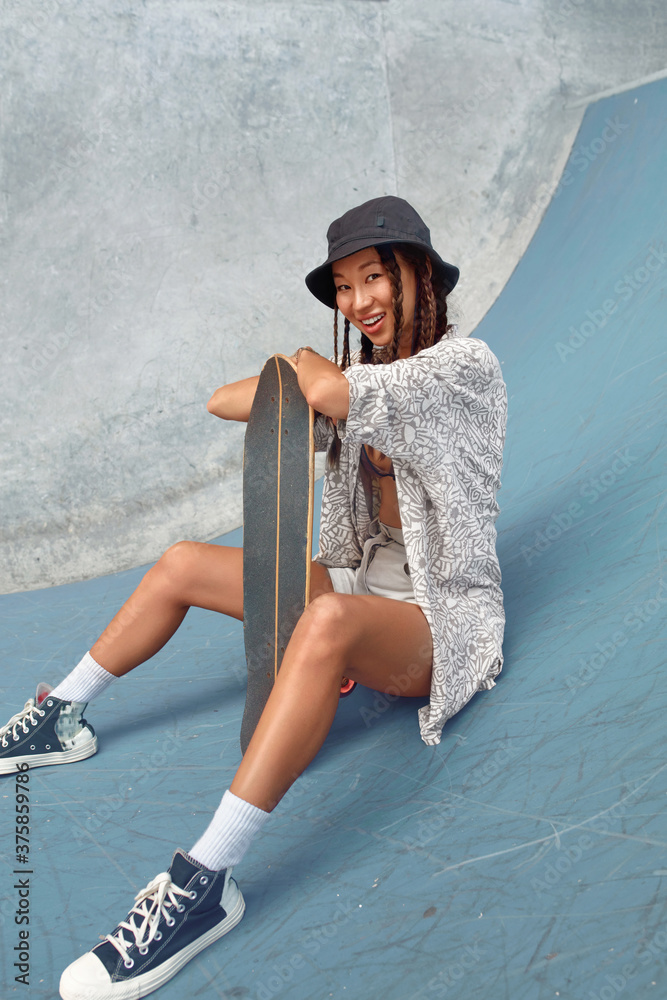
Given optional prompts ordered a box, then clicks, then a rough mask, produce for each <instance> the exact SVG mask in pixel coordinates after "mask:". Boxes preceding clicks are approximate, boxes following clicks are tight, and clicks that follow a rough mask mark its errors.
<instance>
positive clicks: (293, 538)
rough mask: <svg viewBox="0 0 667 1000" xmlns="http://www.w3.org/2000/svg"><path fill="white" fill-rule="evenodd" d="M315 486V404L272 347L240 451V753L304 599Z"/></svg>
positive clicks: (246, 744) (280, 660)
mask: <svg viewBox="0 0 667 1000" xmlns="http://www.w3.org/2000/svg"><path fill="white" fill-rule="evenodd" d="M313 488H314V447H313V410H312V408H311V407H310V406H308V403H307V402H306V400H305V398H304V396H303V393H302V392H301V390H300V389H299V383H298V381H297V376H296V371H295V369H294V367H293V365H292V364H291V362H290V361H288V360H287V358H286V357H284V356H283V355H281V354H276V355H274V356H273V357H271V358H269V360H268V361H267V363H266V364H265V366H264V368H263V369H262V373H261V375H260V378H259V383H258V385H257V391H256V393H255V399H254V402H253V406H252V410H251V412H250V417H249V419H248V427H247V430H246V436H245V448H244V453H243V635H244V641H245V652H246V662H247V666H248V693H247V695H246V703H245V711H244V713H243V721H242V723H241V750H242V752H243V753H245V751H246V749H247V747H248V744H249V742H250V739H251V737H252V734H253V733H254V731H255V726H256V725H257V722H258V721H259V717H260V715H261V714H262V711H263V709H264V706H265V705H266V702H267V700H268V697H269V695H270V693H271V689H272V687H273V684H274V682H275V679H276V677H277V676H278V671H279V669H280V664H281V662H282V658H283V654H284V652H285V649H286V647H287V644H288V642H289V640H290V637H291V635H292V632H293V631H294V627H295V626H296V623H297V622H298V620H299V618H300V617H301V615H302V614H303V611H304V608H305V607H306V604H307V603H308V594H309V591H310V564H311V559H312V537H313Z"/></svg>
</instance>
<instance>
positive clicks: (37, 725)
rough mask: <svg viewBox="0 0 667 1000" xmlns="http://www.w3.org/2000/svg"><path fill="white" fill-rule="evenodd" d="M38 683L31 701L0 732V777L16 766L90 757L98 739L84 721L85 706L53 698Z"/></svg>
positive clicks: (13, 769) (37, 765)
mask: <svg viewBox="0 0 667 1000" xmlns="http://www.w3.org/2000/svg"><path fill="white" fill-rule="evenodd" d="M51 690H52V688H50V687H49V686H48V684H40V685H39V686H38V688H37V693H36V694H35V697H34V698H29V699H28V700H27V701H26V703H25V705H24V706H23V710H22V711H21V712H17V713H16V715H13V716H12V717H11V719H10V720H9V722H8V723H7V725H6V726H3V727H2V729H0V774H12V773H13V772H14V771H16V765H17V764H29V765H30V767H43V766H44V765H45V764H69V763H71V762H72V761H75V760H84V759H85V758H86V757H92V755H93V754H94V753H95V751H96V750H97V737H96V736H95V730H94V729H93V727H92V726H90V725H88V723H87V722H86V720H85V719H84V718H83V711H84V709H85V707H86V705H85V703H81V702H78V701H62V700H61V699H60V698H53V697H51V696H50V694H49V692H50V691H51Z"/></svg>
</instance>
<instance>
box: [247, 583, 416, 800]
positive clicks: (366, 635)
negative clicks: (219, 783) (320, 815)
mask: <svg viewBox="0 0 667 1000" xmlns="http://www.w3.org/2000/svg"><path fill="white" fill-rule="evenodd" d="M432 659H433V651H432V641H431V632H430V629H429V627H428V624H427V622H426V619H425V618H424V615H423V613H422V611H421V609H420V608H419V607H418V606H417V605H416V604H409V603H407V602H403V601H394V600H390V599H388V598H385V597H370V596H350V595H346V594H333V593H331V594H325V595H323V596H320V597H319V598H318V599H316V600H314V601H313V602H312V603H311V604H310V605H309V606H308V608H307V609H306V611H305V612H304V614H303V615H302V617H301V619H300V621H299V623H298V625H297V627H296V629H295V630H294V634H293V635H292V638H291V640H290V643H289V646H288V647H287V650H286V651H285V656H284V658H283V662H282V666H281V668H280V671H279V673H278V677H277V679H276V683H275V685H274V687H273V690H272V692H271V695H270V697H269V700H268V702H267V704H266V707H265V709H264V712H263V713H262V716H261V718H260V720H259V723H258V724H257V729H256V730H255V733H254V735H253V737H252V740H251V741H250V745H249V746H248V749H247V750H246V753H245V756H244V758H243V761H242V762H241V765H240V767H239V769H238V771H237V772H236V775H235V777H234V780H233V782H232V784H231V789H230V790H231V791H232V792H233V793H234V794H235V795H237V796H238V797H239V798H242V799H245V801H246V802H250V803H252V804H253V805H255V806H258V807H259V808H260V809H264V810H265V811H267V812H270V811H271V810H272V809H273V808H274V807H275V806H276V804H277V803H278V802H279V801H280V799H281V798H282V797H283V795H284V794H285V792H286V791H287V789H288V788H289V787H290V785H292V783H293V782H294V781H295V780H296V778H298V776H299V775H300V774H301V772H302V771H303V770H304V769H305V768H306V767H307V765H308V764H309V763H310V761H311V760H312V759H313V758H314V757H315V755H316V754H317V752H318V750H319V749H320V747H321V746H322V744H323V743H324V740H325V739H326V736H327V733H328V732H329V729H330V728H331V723H332V722H333V718H334V715H335V714H336V708H337V706H338V701H339V697H340V681H341V677H343V676H345V677H350V678H351V679H352V680H355V681H358V682H359V683H360V684H363V685H365V686H367V687H370V688H374V689H375V690H378V691H388V692H390V693H394V692H395V693H396V694H404V695H408V696H419V695H422V696H423V695H427V694H428V693H429V691H430V683H431V667H432Z"/></svg>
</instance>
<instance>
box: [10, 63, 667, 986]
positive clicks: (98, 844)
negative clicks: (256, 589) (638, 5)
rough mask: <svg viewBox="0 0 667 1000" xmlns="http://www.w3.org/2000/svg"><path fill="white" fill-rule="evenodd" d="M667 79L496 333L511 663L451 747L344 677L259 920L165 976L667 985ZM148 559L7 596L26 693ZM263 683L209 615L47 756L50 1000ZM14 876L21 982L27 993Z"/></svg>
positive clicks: (470, 710) (273, 851)
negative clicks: (51, 760) (85, 732)
mask: <svg viewBox="0 0 667 1000" xmlns="http://www.w3.org/2000/svg"><path fill="white" fill-rule="evenodd" d="M666 101H667V82H665V81H659V82H655V83H651V84H649V85H646V86H643V87H639V88H637V89H636V90H631V91H628V92H625V93H622V94H618V95H616V96H611V97H607V98H603V99H601V100H599V101H597V102H595V103H593V104H592V105H591V106H590V107H589V108H588V109H587V111H586V113H585V116H584V119H583V123H582V125H581V129H580V132H579V135H578V136H577V139H576V144H575V147H574V150H573V156H572V158H571V159H570V161H568V163H567V165H566V167H565V170H564V172H563V177H562V181H561V183H560V184H559V186H558V188H557V190H556V192H555V194H554V196H553V198H552V200H551V203H550V204H549V207H548V209H547V211H546V213H545V215H544V218H543V220H542V222H541V224H540V226H539V227H538V229H537V231H536V233H535V235H534V237H533V239H532V242H531V243H530V245H529V247H528V249H527V250H526V252H525V254H524V255H523V257H522V259H521V261H520V262H519V264H518V266H517V268H516V270H515V271H514V273H513V275H512V277H511V279H510V281H509V282H508V284H507V286H506V287H505V289H504V291H503V292H502V294H501V295H500V297H499V298H498V300H497V301H496V302H495V304H494V305H493V306H492V308H491V309H490V311H489V312H488V313H487V315H486V316H485V318H484V319H483V321H482V322H481V323H480V324H479V326H478V327H477V329H476V330H475V331H474V335H477V336H479V337H481V338H482V339H484V340H486V341H487V342H488V344H489V345H490V347H491V349H492V350H493V351H494V353H495V354H496V355H497V356H498V358H499V359H500V361H501V362H502V365H503V371H504V374H505V378H506V381H507V385H508V394H509V414H510V415H509V426H508V434H507V446H506V454H505V466H504V472H503V485H502V491H501V494H500V495H499V501H500V505H501V514H500V518H499V521H498V525H497V527H498V552H499V558H500V563H501V568H502V571H503V589H504V593H505V599H506V613H507V630H506V641H505V666H504V670H503V673H502V675H501V677H500V678H499V681H498V684H497V685H496V687H495V688H494V689H493V690H492V691H488V692H484V693H479V694H477V695H476V696H475V697H474V698H473V699H472V701H471V702H470V703H469V704H468V705H467V706H466V707H465V708H464V709H463V710H462V711H461V712H460V713H459V714H458V715H457V716H456V717H455V718H453V719H452V720H451V721H450V722H449V723H448V725H447V726H446V727H445V730H444V733H443V739H442V743H441V744H440V745H439V746H438V747H431V748H428V747H426V746H424V745H423V744H422V742H421V741H420V739H419V733H418V727H417V718H416V707H417V706H418V705H420V704H423V702H422V701H421V700H417V701H416V702H415V701H412V700H410V701H409V700H407V699H400V698H399V699H388V698H386V697H384V696H381V695H378V694H375V693H374V692H372V691H368V690H365V689H361V688H358V689H357V690H356V691H355V692H354V694H353V695H352V696H351V697H349V698H347V699H345V700H344V701H342V702H341V705H340V709H339V712H338V714H337V717H336V719H335V722H334V725H333V729H332V731H331V733H330V736H329V738H328V740H327V742H326V744H325V746H324V748H323V749H322V751H321V753H320V754H319V755H318V757H317V758H316V759H315V761H314V762H313V764H312V765H311V766H310V767H309V768H308V770H307V771H306V773H305V774H304V775H303V776H302V778H301V779H300V780H299V781H297V782H296V784H295V785H294V786H293V788H292V789H291V790H290V792H289V793H288V794H287V796H286V797H285V799H284V800H283V802H282V803H281V804H280V805H279V807H278V808H277V809H276V810H275V813H274V815H273V817H272V819H271V821H270V822H269V823H268V824H267V826H266V827H265V830H264V832H263V833H262V835H261V837H260V838H259V839H258V840H257V841H255V843H254V844H253V846H252V848H251V850H250V852H249V854H248V855H247V856H246V858H245V859H244V861H243V863H242V864H241V865H240V866H239V868H238V870H237V872H236V877H237V879H238V881H239V884H240V886H241V888H242V891H243V893H244V895H245V898H246V902H247V912H246V916H245V918H244V920H243V921H242V922H241V924H240V925H239V927H238V928H236V929H235V930H234V931H233V932H232V933H231V934H230V935H229V936H228V937H225V938H224V939H223V940H222V941H220V942H218V943H216V944H215V945H213V946H212V947H210V948H209V949H207V950H206V951H204V952H203V953H202V954H201V955H200V956H199V957H198V958H197V959H196V960H194V961H192V962H191V963H190V964H189V965H188V966H187V967H186V968H185V969H184V970H183V971H182V972H181V973H179V975H178V976H177V977H176V978H175V979H173V980H172V981H171V982H169V983H168V984H167V985H166V986H165V987H164V988H163V989H162V990H161V992H160V993H159V996H160V997H161V998H164V1000H181V998H183V997H206V998H208V997H211V998H212V997H220V998H227V997H230V998H231V997H234V998H246V997H247V998H252V1000H255V998H262V1000H268V998H271V997H289V998H290V1000H306V998H313V997H316V998H318V1000H319V998H327V997H338V998H340V997H345V996H347V997H352V998H363V1000H367V998H383V1000H418V998H419V1000H430V998H431V997H442V996H447V997H450V996H460V997H466V998H467V1000H489V998H491V997H493V998H494V1000H496V998H501V997H503V998H511V1000H524V998H525V1000H542V998H545V1000H546V998H551V997H562V998H581V1000H583V998H586V1000H592V998H596V1000H597V998H601V1000H613V998H614V997H616V996H623V997H626V996H627V997H656V998H660V997H664V996H666V995H667V975H666V972H665V968H666V966H667V923H666V922H665V911H664V903H663V897H662V888H663V879H665V878H666V877H667V865H666V863H665V857H664V849H665V846H666V838H665V826H664V821H663V815H664V808H665V794H666V793H667V763H665V762H664V760H663V757H664V719H665V714H666V711H667V703H666V701H667V684H666V682H665V670H664V662H665V660H664V619H665V609H666V608H667V586H666V585H665V581H664V579H663V559H664V552H665V538H664V531H663V528H664V514H663V508H664V488H665V458H664V450H663V449H664V445H663V434H664V431H663V426H664V415H665V366H664V359H665V348H664V331H665V323H664V317H665V287H666V286H667V281H666V275H667V246H666V243H665V218H666V217H667V213H666V211H665V163H667V132H666V130H665V113H664V110H665V104H666ZM610 122H620V123H621V124H622V128H621V129H620V130H619V131H617V132H616V133H615V134H614V141H613V145H612V144H610V143H609V142H608V141H607V140H609V139H610V138H611V133H610V132H609V129H610V125H609V123H610ZM605 137H606V138H605ZM582 149H588V150H591V151H592V154H591V156H590V157H589V158H588V159H587V160H586V161H585V168H584V169H582V167H581V162H577V161H576V160H575V157H576V156H579V157H580V156H581V150H582ZM217 541H219V542H222V543H224V544H237V545H238V544H240V542H241V536H240V532H239V531H236V532H232V533H231V535H229V536H225V537H223V538H220V539H217ZM142 572H143V571H142V569H136V570H131V571H126V572H123V573H119V574H115V575H110V576H104V577H99V578H97V579H94V580H89V581H87V582H85V583H72V584H67V585H64V586H60V587H54V588H50V589H47V590H40V591H30V592H23V593H15V594H10V595H7V596H5V597H3V598H2V603H1V605H0V606H1V608H2V621H3V633H2V634H3V645H4V661H5V664H6V671H7V677H6V685H5V696H6V697H5V705H6V706H8V709H11V710H7V711H6V714H7V716H9V715H10V714H11V712H12V711H17V710H18V709H19V708H20V706H21V705H22V704H23V702H24V700H25V698H26V697H27V696H28V694H30V693H31V691H32V690H34V685H35V684H36V683H37V681H39V680H41V679H46V680H49V679H57V678H58V677H60V676H61V675H62V673H63V672H64V670H65V669H66V668H67V667H68V666H70V665H71V664H72V663H74V662H76V660H77V659H78V658H79V657H80V656H81V655H82V653H83V651H85V649H87V648H88V646H89V645H90V643H91V641H92V639H93V638H94V637H95V636H96V635H97V634H98V633H99V631H100V630H101V629H102V627H103V626H104V625H105V624H106V622H107V621H108V619H109V617H110V615H111V613H112V612H114V611H115V609H116V608H117V606H118V605H119V604H120V603H121V602H122V600H123V599H124V598H125V596H126V595H127V594H128V592H129V591H130V590H131V589H132V588H133V586H134V585H135V584H136V583H137V581H138V580H139V579H140V577H141V574H142ZM45 651H48V655H47V656H46V657H45ZM17 664H20V665H21V668H20V670H19V669H16V665H17ZM10 668H11V669H10ZM244 686H245V662H244V654H243V636H242V627H241V625H240V624H238V623H235V622H229V621H226V620H223V619H222V618H220V617H219V616H217V615H215V614H209V613H206V612H201V611H196V610H194V611H191V612H190V613H189V614H188V616H187V618H186V620H185V622H184V624H183V626H182V628H181V629H180V630H179V632H178V633H177V635H176V636H175V638H174V639H173V641H172V642H170V643H169V644H168V646H167V647H166V648H165V649H164V650H163V651H162V652H161V653H160V654H159V655H158V656H156V657H155V658H154V659H153V660H152V661H150V662H149V663H148V664H146V665H144V666H143V667H142V668H141V669H138V670H136V671H134V672H133V673H132V674H131V675H130V676H129V677H128V678H126V679H125V680H123V681H122V682H121V683H119V684H117V685H115V686H114V687H113V688H112V689H111V690H110V692H109V694H108V696H105V697H103V698H101V699H100V700H99V702H96V703H94V704H93V705H91V706H90V707H89V709H88V710H87V713H86V715H87V718H88V719H89V721H90V722H91V723H92V724H93V725H94V727H95V728H96V731H97V734H98V737H99V740H100V749H99V752H98V753H97V754H96V755H95V756H94V757H92V758H90V759H89V760H87V761H85V762H82V763H78V764H74V765H72V766H70V767H63V768H59V769H54V768H41V769H36V770H34V771H33V772H31V774H30V783H29V794H30V801H31V855H30V859H31V870H32V871H34V875H32V876H31V878H32V883H31V884H32V887H33V895H32V901H31V905H32V911H31V912H32V914H33V918H32V923H31V940H32V942H33V945H32V947H33V949H34V951H33V955H32V968H31V980H30V983H31V985H30V992H29V995H30V996H31V997H45V998H46V997H53V996H54V995H55V991H56V987H57V979H58V975H59V972H60V970H61V969H62V968H64V967H65V966H66V965H67V964H68V963H69V962H70V961H73V960H74V958H75V957H77V956H78V955H79V954H81V953H82V952H83V951H84V950H87V949H88V948H90V947H92V946H93V945H94V944H95V943H96V941H97V935H98V934H106V933H109V932H110V931H111V930H112V929H113V926H114V924H115V922H116V921H117V920H120V919H122V918H123V917H124V916H125V914H126V913H127V911H128V909H129V906H130V903H131V900H132V898H133V896H134V894H135V893H136V892H138V891H139V889H140V888H142V887H143V886H144V885H145V884H146V883H147V882H148V880H149V879H150V878H152V877H153V876H154V875H155V874H157V872H158V871H162V870H165V869H166V868H167V867H168V865H169V863H170V859H171V856H172V852H173V850H174V849H175V848H176V847H178V846H180V847H183V848H185V849H187V847H188V846H189V845H190V844H191V843H192V842H193V841H194V840H195V839H196V838H197V837H198V836H199V834H200V833H201V831H202V829H203V827H204V824H205V822H207V820H208V817H209V816H210V815H211V814H212V813H213V811H214V809H215V807H216V806H217V803H218V801H219V798H220V795H221V792H222V791H223V790H224V788H226V787H228V785H229V783H230V780H231V777H232V776H233V773H234V771H235V769H236V767H237V765H238V762H239V759H240V750H239V726H240V719H241V715H242V711H243V703H244V689H245V688H244ZM5 780H6V785H5V786H4V790H3V795H4V798H5V808H4V810H3V818H2V824H3V833H2V837H3V839H2V844H3V848H2V849H3V860H4V861H5V867H6V871H7V872H9V871H10V869H12V866H13V861H12V850H11V845H13V826H12V827H11V829H10V819H11V820H12V822H13V811H14V810H13V796H14V785H13V782H12V781H11V780H7V779H5ZM10 814H11V816H10ZM10 878H11V876H10V875H7V877H6V878H5V882H4V885H5V889H4V890H3V897H2V921H3V938H4V940H5V945H4V948H3V960H4V962H5V967H4V969H3V975H4V980H3V981H4V982H5V983H6V984H8V986H7V989H6V990H5V992H3V996H5V997H8V996H14V995H15V994H16V995H17V996H22V995H27V994H26V993H24V992H22V991H23V990H24V987H22V986H21V985H15V984H14V975H15V973H14V972H13V970H12V963H13V961H14V959H13V958H12V955H13V952H12V950H11V949H12V947H13V945H14V944H15V943H16V941H15V939H16V934H17V931H18V927H17V926H16V925H15V923H14V912H15V910H16V894H15V890H14V889H13V888H11V886H12V885H13V883H12V882H11V881H9V879H10Z"/></svg>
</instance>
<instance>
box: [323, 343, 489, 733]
mask: <svg viewBox="0 0 667 1000" xmlns="http://www.w3.org/2000/svg"><path fill="white" fill-rule="evenodd" d="M344 374H345V377H346V378H347V379H348V382H349V385H350V409H349V413H348V416H347V419H346V420H339V421H338V433H339V436H340V438H341V442H342V444H341V454H340V463H339V467H338V469H330V470H328V471H327V473H326V476H325V482H324V493H323V498H322V519H321V527H320V551H319V552H318V554H317V556H316V559H317V560H318V561H319V562H321V563H322V564H323V565H324V566H352V567H357V566H358V565H359V563H360V560H361V554H362V549H363V544H364V541H365V540H366V538H367V537H368V534H369V531H368V529H369V526H370V523H371V521H372V518H373V516H375V514H376V513H377V502H378V492H377V488H376V490H375V494H374V502H373V499H371V495H370V493H369V488H368V487H369V484H368V480H366V482H364V476H363V474H362V470H361V469H360V463H359V457H360V449H361V445H362V444H364V443H365V444H368V445H371V446H372V447H373V448H377V449H378V450H379V451H381V452H383V453H384V454H385V455H388V456H390V457H391V459H392V461H393V464H394V472H395V475H396V491H397V494H398V504H399V510H400V515H401V526H402V529H403V538H404V541H405V549H406V555H407V558H408V563H409V567H410V576H411V579H412V583H413V587H414V593H415V598H416V599H417V602H418V603H419V606H420V607H421V609H422V611H423V612H424V615H425V617H426V620H427V621H428V624H429V626H430V629H431V635H432V639H433V673H432V680H431V695H430V702H429V704H428V705H425V706H423V707H422V708H420V709H419V726H420V730H421V736H422V739H423V740H424V742H425V743H427V744H429V745H433V744H436V743H439V742H440V737H441V733H442V727H443V726H444V724H445V722H446V721H447V719H449V718H450V717H451V716H452V715H454V714H455V713H456V712H458V711H459V709H461V708H462V707H463V706H464V705H465V704H466V702H468V701H469V700H470V698H472V696H473V695H474V694H475V692H476V691H479V690H482V689H489V688H492V687H493V686H494V684H495V681H494V678H495V677H497V676H498V674H499V673H500V670H501V668H502V664H503V654H502V641H503V631H504V626H505V615H504V610H503V596H502V591H501V589H500V579H501V578H500V567H499V565H498V559H497V556H496V529H495V521H496V518H497V516H498V510H499V508H498V504H497V502H496V492H497V490H498V489H499V488H500V471H501V467H502V452H503V444H504V439H505V423H506V416H507V393H506V389H505V383H504V381H503V377H502V372H501V369H500V365H499V363H498V360H497V358H496V357H495V355H494V354H493V353H492V352H491V350H490V349H489V347H488V346H487V345H486V344H485V343H484V342H483V341H481V340H478V339H476V338H474V337H468V338H463V337H462V338H459V337H452V338H449V339H443V340H441V341H440V343H438V344H436V345H435V346H434V347H430V348H428V349H426V350H423V351H420V353H419V354H417V355H416V356H415V357H412V358H407V359H404V360H399V361H395V362H393V363H392V364H390V365H381V364H379V365H361V364H353V365H352V367H350V368H348V369H347V370H346V371H345V372H344ZM331 434H332V431H331V430H330V428H329V427H327V423H326V421H325V419H324V418H323V417H320V418H318V420H317V421H316V425H315V439H316V448H317V449H318V450H323V449H324V448H326V447H327V445H328V443H329V441H330V439H331ZM369 508H371V509H369ZM406 666H407V664H406Z"/></svg>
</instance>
